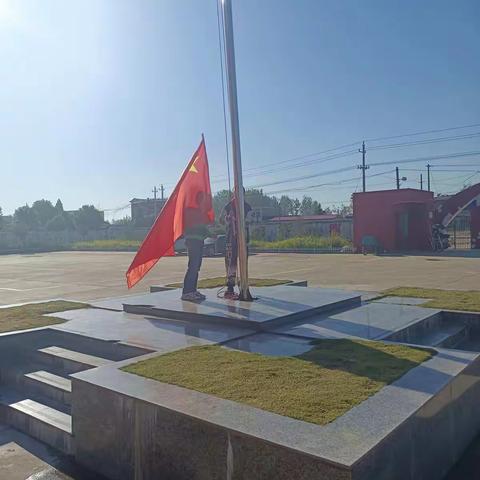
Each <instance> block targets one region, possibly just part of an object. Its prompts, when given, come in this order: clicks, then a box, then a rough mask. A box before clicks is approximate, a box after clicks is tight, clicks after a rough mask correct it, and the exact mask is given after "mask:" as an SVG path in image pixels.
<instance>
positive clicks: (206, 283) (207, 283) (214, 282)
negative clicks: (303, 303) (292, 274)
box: [165, 277, 291, 288]
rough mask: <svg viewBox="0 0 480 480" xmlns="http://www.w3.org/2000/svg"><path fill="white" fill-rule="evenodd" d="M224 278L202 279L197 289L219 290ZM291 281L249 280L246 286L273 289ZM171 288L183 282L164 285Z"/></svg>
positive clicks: (181, 285)
mask: <svg viewBox="0 0 480 480" xmlns="http://www.w3.org/2000/svg"><path fill="white" fill-rule="evenodd" d="M225 282H226V280H225V277H212V278H202V279H201V280H199V281H198V288H220V287H224V286H225ZM290 282H291V280H278V279H276V278H249V279H248V284H249V285H250V286H251V287H274V286H276V285H285V284H286V283H290ZM165 286H166V287H171V288H181V287H183V282H176V283H169V284H168V285H165Z"/></svg>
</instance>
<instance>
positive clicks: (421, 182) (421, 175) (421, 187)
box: [420, 173, 423, 190]
mask: <svg viewBox="0 0 480 480" xmlns="http://www.w3.org/2000/svg"><path fill="white" fill-rule="evenodd" d="M420 190H423V173H421V174H420Z"/></svg>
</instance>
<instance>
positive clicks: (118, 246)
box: [72, 240, 142, 252]
mask: <svg viewBox="0 0 480 480" xmlns="http://www.w3.org/2000/svg"><path fill="white" fill-rule="evenodd" d="M141 243H142V242H140V240H89V241H84V242H75V243H74V244H73V245H72V250H92V251H106V252H111V251H114V252H115V251H118V252H121V251H125V250H126V251H136V250H138V248H139V247H140V244H141Z"/></svg>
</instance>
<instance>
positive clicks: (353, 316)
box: [275, 302, 441, 340]
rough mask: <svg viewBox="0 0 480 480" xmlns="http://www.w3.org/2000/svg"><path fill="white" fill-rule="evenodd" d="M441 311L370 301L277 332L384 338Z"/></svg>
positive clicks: (317, 335) (311, 318)
mask: <svg viewBox="0 0 480 480" xmlns="http://www.w3.org/2000/svg"><path fill="white" fill-rule="evenodd" d="M440 314H441V311H440V310H436V309H433V308H421V307H416V306H413V305H401V304H400V305H398V304H390V303H381V302H371V303H366V304H363V305H361V306H359V307H355V308H351V309H349V310H345V311H342V312H340V313H334V314H331V315H313V316H311V317H309V318H307V319H306V320H305V321H300V322H295V323H293V324H292V323H290V324H289V325H285V326H282V327H280V328H277V329H275V331H276V332H277V333H284V334H290V335H296V336H300V337H307V338H364V339H367V340H382V339H385V338H388V337H389V336H391V335H392V334H393V333H395V332H398V331H401V330H404V329H406V328H408V327H409V326H412V325H415V324H419V323H422V322H425V321H427V320H429V319H433V318H435V317H438V316H439V315H440Z"/></svg>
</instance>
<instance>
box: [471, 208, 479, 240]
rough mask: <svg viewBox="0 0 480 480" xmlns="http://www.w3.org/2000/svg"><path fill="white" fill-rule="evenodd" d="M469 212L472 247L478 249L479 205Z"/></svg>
mask: <svg viewBox="0 0 480 480" xmlns="http://www.w3.org/2000/svg"><path fill="white" fill-rule="evenodd" d="M477 205H478V204H477ZM470 212H471V217H470V231H471V233H472V247H473V248H480V205H478V206H477V207H475V208H472V210H470Z"/></svg>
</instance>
